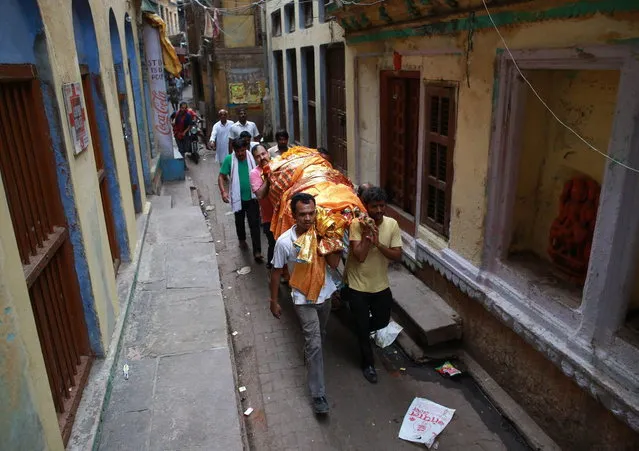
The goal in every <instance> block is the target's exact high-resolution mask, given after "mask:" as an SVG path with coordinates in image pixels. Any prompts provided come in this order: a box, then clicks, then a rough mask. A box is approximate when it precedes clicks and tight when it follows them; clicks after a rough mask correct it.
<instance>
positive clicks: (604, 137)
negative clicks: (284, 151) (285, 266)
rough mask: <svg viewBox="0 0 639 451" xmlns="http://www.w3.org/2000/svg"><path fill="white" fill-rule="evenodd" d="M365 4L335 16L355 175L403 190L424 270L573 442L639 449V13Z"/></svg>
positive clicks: (473, 334)
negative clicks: (341, 41)
mask: <svg viewBox="0 0 639 451" xmlns="http://www.w3.org/2000/svg"><path fill="white" fill-rule="evenodd" d="M361 3H362V4H361V5H357V4H355V2H346V1H344V2H340V1H337V2H336V3H335V4H333V5H332V6H331V7H330V8H329V9H328V11H329V14H332V15H334V16H336V17H337V18H338V22H339V23H340V24H341V25H342V27H343V28H344V30H345V41H346V83H347V85H346V94H347V102H346V104H347V111H348V112H349V116H350V117H351V118H352V120H349V122H348V133H347V135H348V174H349V176H351V178H353V179H354V181H356V182H359V183H362V182H372V183H375V184H380V185H381V186H383V187H384V188H385V189H386V190H387V191H388V192H389V194H390V196H391V201H390V206H389V211H390V214H391V215H392V216H394V217H395V218H396V219H397V220H398V221H399V223H400V225H401V227H402V230H403V238H404V244H405V248H404V251H405V262H406V263H407V264H408V265H409V266H410V267H411V268H412V269H413V270H414V272H415V273H416V275H418V276H419V277H420V278H422V279H423V280H424V281H425V282H426V283H427V284H428V285H429V286H430V287H432V288H433V289H434V290H435V291H436V292H437V293H438V294H439V295H441V296H442V297H443V298H444V299H445V300H446V301H447V302H448V303H449V304H450V305H451V306H452V307H454V308H455V309H456V310H457V312H458V313H459V314H460V316H461V317H462V319H463V324H464V327H463V343H464V346H465V348H466V349H467V350H468V351H469V353H470V354H471V355H472V356H473V357H474V358H475V359H476V360H477V361H478V362H479V363H481V364H482V366H484V367H485V368H486V369H487V370H488V371H489V373H491V375H492V376H493V377H494V378H495V379H496V380H497V381H498V382H499V383H500V385H502V386H503V387H504V388H505V389H506V390H507V391H508V392H509V394H510V395H511V396H512V397H513V398H514V399H516V400H517V401H518V402H520V403H521V405H522V406H523V407H524V408H525V409H526V410H527V411H528V412H529V413H530V414H531V416H532V417H533V418H534V419H535V420H536V421H537V422H538V423H539V425H540V426H542V427H543V428H544V429H545V430H546V432H548V433H549V434H550V435H551V436H552V437H553V438H554V439H555V440H556V442H557V443H558V444H559V445H560V446H562V447H564V448H565V449H632V448H634V447H635V446H636V443H637V432H638V431H639V397H638V395H637V394H638V393H639V377H638V375H639V367H638V366H637V365H638V362H639V346H638V345H637V343H639V340H637V339H638V337H639V335H638V333H639V330H638V328H637V316H638V315H637V306H638V305H639V304H638V303H637V302H638V301H637V299H639V298H638V297H637V293H638V292H639V291H638V290H637V288H636V287H637V282H636V281H637V270H638V268H637V256H638V255H639V247H638V246H637V244H638V243H637V238H636V237H637V236H639V213H637V211H638V208H637V205H636V203H637V200H636V196H634V195H633V194H632V193H635V192H636V190H637V186H636V184H637V183H638V180H639V178H637V174H636V173H637V171H638V170H639V138H638V136H639V123H637V117H638V114H639V100H638V99H639V96H638V95H637V84H636V80H637V79H638V78H639V72H638V71H639V65H638V64H637V60H636V57H635V56H634V55H636V54H637V51H638V50H637V47H636V43H637V38H638V37H639V5H637V4H636V2H628V1H623V0H611V1H576V2H575V1H570V2H567V1H545V0H531V1H523V2H514V1H513V2H509V1H501V2H497V1H485V2H484V1H483V0H468V1H463V2H462V1H460V2H413V1H406V2H404V1H399V0H397V1H394V0H392V1H385V2H366V3H364V2H361ZM540 99H543V102H542V101H540ZM302 136H304V133H302ZM424 302H428V301H427V300H424Z"/></svg>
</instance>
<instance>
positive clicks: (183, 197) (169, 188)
mask: <svg viewBox="0 0 639 451" xmlns="http://www.w3.org/2000/svg"><path fill="white" fill-rule="evenodd" d="M190 186H191V184H190V182H188V181H183V180H179V181H169V182H164V184H163V185H162V195H163V196H171V197H172V198H173V205H172V207H173V208H175V207H178V206H181V207H185V206H193V205H194V204H193V198H192V195H191V189H190Z"/></svg>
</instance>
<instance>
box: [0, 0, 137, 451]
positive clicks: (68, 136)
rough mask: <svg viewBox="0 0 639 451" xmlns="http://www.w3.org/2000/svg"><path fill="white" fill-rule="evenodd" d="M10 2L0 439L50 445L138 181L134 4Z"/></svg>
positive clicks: (73, 403) (95, 337) (82, 367)
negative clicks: (0, 437)
mask: <svg viewBox="0 0 639 451" xmlns="http://www.w3.org/2000/svg"><path fill="white" fill-rule="evenodd" d="M135 3H136V2H127V1H124V0H122V1H106V0H73V1H72V2H62V1H58V0H40V1H37V0H27V1H23V0H20V1H18V0H9V1H8V2H4V3H3V14H2V17H1V18H0V30H1V31H0V34H1V35H2V37H3V39H2V41H3V43H4V44H3V45H2V46H1V47H0V97H1V98H2V100H1V101H0V114H1V115H2V118H3V119H2V120H1V121H0V122H2V125H1V126H0V129H1V131H2V133H1V134H0V154H1V155H2V158H0V160H1V162H0V362H1V365H0V396H1V397H2V399H3V402H2V407H0V419H1V421H0V435H1V436H2V437H3V447H6V448H7V449H34V450H35V449H49V450H62V449H63V448H64V443H66V441H67V440H68V438H69V434H70V431H71V427H72V425H73V418H74V412H75V409H76V408H77V405H78V403H79V400H80V397H81V395H82V388H83V386H84V384H85V383H86V380H87V377H88V374H89V371H90V369H91V364H92V361H93V360H94V359H96V358H100V357H103V356H104V355H105V353H106V350H107V348H108V346H109V343H110V341H111V336H112V334H113V331H114V328H115V324H116V321H117V320H118V317H119V314H120V312H119V302H118V293H117V289H116V275H117V273H118V267H119V265H120V263H121V262H127V261H129V260H130V259H131V254H132V252H133V247H134V246H135V243H136V240H137V231H136V216H139V215H140V214H144V206H145V204H146V192H147V189H149V185H148V181H149V180H150V175H149V157H150V155H149V143H150V138H149V131H148V124H147V121H146V113H145V110H144V108H145V101H144V95H143V92H142V89H143V88H142V83H141V80H142V78H143V76H142V72H141V70H140V68H141V64H140V62H141V57H140V54H139V51H138V50H137V49H139V48H140V45H139V44H140V43H139V41H138V32H137V28H138V18H139V17H140V14H139V13H140V10H139V8H140V5H139V2H137V6H136V5H135Z"/></svg>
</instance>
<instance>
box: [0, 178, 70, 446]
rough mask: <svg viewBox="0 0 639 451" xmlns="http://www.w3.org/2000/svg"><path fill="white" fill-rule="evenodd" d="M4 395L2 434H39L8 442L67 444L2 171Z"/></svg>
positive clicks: (0, 367) (0, 347) (0, 366)
mask: <svg viewBox="0 0 639 451" xmlns="http://www.w3.org/2000/svg"><path fill="white" fill-rule="evenodd" d="M0 397H1V399H2V402H0V418H2V419H3V420H2V422H3V425H2V431H3V433H4V434H6V433H9V435H13V434H16V432H17V431H20V430H22V431H25V432H26V431H29V432H31V433H33V434H34V435H35V434H38V433H39V434H40V437H38V436H32V437H21V438H18V437H7V436H4V437H3V438H2V440H3V443H4V445H6V446H13V445H14V444H16V442H15V440H16V439H19V440H20V442H19V443H21V444H24V445H26V446H29V447H31V448H23V449H49V450H52V451H53V450H62V449H63V446H62V437H61V435H60V430H59V428H58V419H57V416H56V413H55V407H54V406H53V398H52V397H51V390H50V388H49V380H48V379H47V373H46V369H45V367H44V358H43V357H42V350H41V348H40V341H39V340H38V332H37V330H36V325H35V320H34V317H33V310H32V309H31V302H30V301H29V292H28V291H27V286H26V283H25V282H24V273H23V272H22V265H21V264H20V256H19V254H18V246H17V243H16V240H15V235H14V234H13V224H12V223H11V217H10V215H9V206H8V204H7V198H6V195H5V192H4V189H3V184H2V178H1V177H0ZM7 423H10V425H9V424H7ZM12 432H13V434H11V433H12ZM12 439H13V440H12ZM41 445H42V446H41ZM35 446H41V447H40V448H35ZM44 446H46V448H44Z"/></svg>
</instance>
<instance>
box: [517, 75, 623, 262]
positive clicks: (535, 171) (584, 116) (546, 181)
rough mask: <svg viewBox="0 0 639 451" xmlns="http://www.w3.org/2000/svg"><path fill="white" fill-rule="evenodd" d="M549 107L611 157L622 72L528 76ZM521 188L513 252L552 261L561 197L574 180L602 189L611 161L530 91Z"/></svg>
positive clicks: (525, 123) (526, 115)
mask: <svg viewBox="0 0 639 451" xmlns="http://www.w3.org/2000/svg"><path fill="white" fill-rule="evenodd" d="M526 76H527V77H528V76H529V77H530V78H529V79H530V80H531V82H532V83H533V85H534V86H535V87H536V88H537V90H538V91H539V93H540V95H541V96H542V98H544V99H549V100H548V101H547V102H548V103H549V105H550V107H551V108H552V109H553V110H554V111H555V112H556V113H557V114H558V115H559V117H561V118H562V119H563V120H565V121H566V122H567V123H568V124H569V125H570V126H571V127H573V128H574V129H575V130H578V131H579V132H580V133H581V134H582V135H583V136H584V137H585V138H586V139H587V140H588V141H589V142H590V143H592V144H593V145H594V146H595V147H597V148H598V149H600V150H601V151H602V152H607V150H608V141H609V140H610V133H611V129H612V121H613V117H614V114H615V109H616V103H617V90H618V87H619V71H594V70H593V71H568V70H563V71H546V70H535V71H528V73H527V75H526ZM526 92H527V95H526V96H527V100H526V108H525V111H526V113H525V117H524V125H523V130H522V132H523V133H524V135H523V136H524V137H523V139H522V155H521V163H520V167H519V180H520V183H519V185H518V189H517V200H516V203H515V211H514V215H515V217H516V218H517V220H516V223H515V225H514V237H513V243H512V247H511V250H512V251H515V250H530V251H533V252H534V253H535V254H536V255H537V256H538V257H541V258H543V259H546V260H548V259H549V257H548V253H547V251H546V249H547V247H548V231H549V230H550V225H551V223H552V221H553V220H554V219H555V218H556V217H557V214H558V212H559V196H560V195H561V192H562V190H563V185H564V183H565V182H566V181H567V180H569V179H571V178H572V177H575V176H578V175H587V176H589V177H591V178H593V179H594V180H596V181H597V182H598V183H599V184H600V185H601V183H602V179H603V173H604V168H605V165H606V160H605V159H604V158H603V157H601V156H600V155H599V154H597V153H595V152H594V151H592V150H589V149H587V148H584V145H583V143H582V142H581V141H580V140H579V139H578V138H577V137H576V136H574V135H573V134H572V133H570V132H569V131H568V130H566V129H565V128H564V127H562V126H561V125H559V124H557V122H556V121H555V120H554V119H552V117H551V115H550V113H548V112H547V110H546V109H545V108H544V107H543V105H541V102H539V101H538V100H537V99H536V98H535V97H534V95H533V94H532V93H529V91H528V90H527V91H526Z"/></svg>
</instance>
